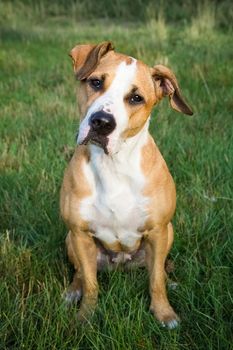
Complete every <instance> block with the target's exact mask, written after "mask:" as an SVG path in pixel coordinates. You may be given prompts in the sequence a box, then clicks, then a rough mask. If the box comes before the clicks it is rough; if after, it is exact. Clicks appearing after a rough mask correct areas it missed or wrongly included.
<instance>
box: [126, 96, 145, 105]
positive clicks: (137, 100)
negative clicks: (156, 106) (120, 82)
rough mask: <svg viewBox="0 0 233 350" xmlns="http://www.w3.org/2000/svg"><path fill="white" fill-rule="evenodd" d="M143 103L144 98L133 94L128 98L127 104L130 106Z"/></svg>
mask: <svg viewBox="0 0 233 350" xmlns="http://www.w3.org/2000/svg"><path fill="white" fill-rule="evenodd" d="M143 101H144V98H143V97H142V96H140V95H137V94H133V95H132V96H130V98H129V103H130V104H131V105H136V104H139V103H142V102H143Z"/></svg>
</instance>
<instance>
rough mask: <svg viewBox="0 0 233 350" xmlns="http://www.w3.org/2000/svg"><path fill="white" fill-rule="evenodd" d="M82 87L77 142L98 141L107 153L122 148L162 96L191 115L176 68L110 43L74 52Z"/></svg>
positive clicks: (75, 65)
mask: <svg viewBox="0 0 233 350" xmlns="http://www.w3.org/2000/svg"><path fill="white" fill-rule="evenodd" d="M70 56H71V57H72V60H73V65H74V72H75V75H76V78H77V79H78V80H79V81H80V87H79V91H78V100H79V108H80V114H81V123H80V128H79V134H78V139H77V142H78V143H79V144H87V143H89V142H90V143H94V144H97V145H98V146H100V147H102V148H103V150H104V151H105V153H106V154H114V153H116V152H118V150H119V148H120V145H121V144H122V142H124V141H125V140H126V139H127V138H130V137H133V136H135V135H136V134H137V133H139V132H140V130H141V129H142V128H143V126H144V125H145V123H146V121H147V120H148V118H149V116H150V113H151V110H152V108H153V106H154V105H155V104H156V103H157V102H158V101H160V100H161V99H162V98H163V97H164V96H168V97H169V99H170V105H171V107H172V108H174V109H175V110H176V111H179V112H182V113H185V114H189V115H192V111H191V109H190V108H189V106H188V105H187V104H186V103H185V102H184V100H183V98H182V96H181V94H180V90H179V87H178V83H177V80H176V77H175V75H174V74H173V72H172V71H171V70H170V69H168V68H167V67H165V66H162V65H157V66H155V67H154V68H150V67H148V66H147V65H146V64H144V63H143V62H141V61H139V60H136V59H134V58H132V57H129V56H126V55H123V54H120V53H117V52H115V51H114V49H113V46H112V44H111V42H103V43H101V44H99V45H77V46H75V47H74V48H73V49H72V50H71V52H70Z"/></svg>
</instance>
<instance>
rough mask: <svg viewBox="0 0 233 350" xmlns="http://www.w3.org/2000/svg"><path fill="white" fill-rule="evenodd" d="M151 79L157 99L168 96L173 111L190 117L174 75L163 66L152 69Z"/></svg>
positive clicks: (188, 108)
mask: <svg viewBox="0 0 233 350" xmlns="http://www.w3.org/2000/svg"><path fill="white" fill-rule="evenodd" d="M152 77H153V80H154V83H155V89H156V93H157V95H158V98H159V99H161V98H162V97H164V96H169V100H170V105H171V107H172V108H173V109H175V110H176V111H178V112H182V113H184V114H188V115H192V114H193V112H192V110H191V108H190V107H189V106H188V105H187V103H186V102H185V101H184V99H183V97H182V96H181V94H180V89H179V86H178V83H177V80H176V77H175V75H174V73H173V72H172V71H171V70H170V69H169V68H167V67H165V66H163V65H157V66H155V67H154V68H152Z"/></svg>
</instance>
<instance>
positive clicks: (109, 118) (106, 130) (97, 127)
mask: <svg viewBox="0 0 233 350" xmlns="http://www.w3.org/2000/svg"><path fill="white" fill-rule="evenodd" d="M89 125H90V126H91V128H92V130H93V131H95V132H96V133H98V134H100V135H103V136H106V135H109V134H110V133H111V132H112V131H113V130H114V129H115V127H116V122H115V119H114V117H113V115H112V114H109V113H106V112H104V111H99V112H96V113H94V114H92V116H91V118H90V120H89Z"/></svg>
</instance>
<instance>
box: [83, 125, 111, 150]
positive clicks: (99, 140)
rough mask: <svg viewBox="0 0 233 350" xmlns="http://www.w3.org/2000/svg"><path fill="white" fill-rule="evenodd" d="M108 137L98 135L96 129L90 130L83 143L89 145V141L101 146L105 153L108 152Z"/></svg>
mask: <svg viewBox="0 0 233 350" xmlns="http://www.w3.org/2000/svg"><path fill="white" fill-rule="evenodd" d="M108 141H109V140H108V137H107V136H104V135H98V134H97V133H96V132H95V131H93V130H89V132H88V134H87V136H86V137H85V139H84V140H83V141H82V143H81V145H87V144H88V143H91V144H94V145H96V146H99V147H101V148H102V149H103V150H104V153H105V154H108V153H109V152H108V148H107V145H108Z"/></svg>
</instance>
